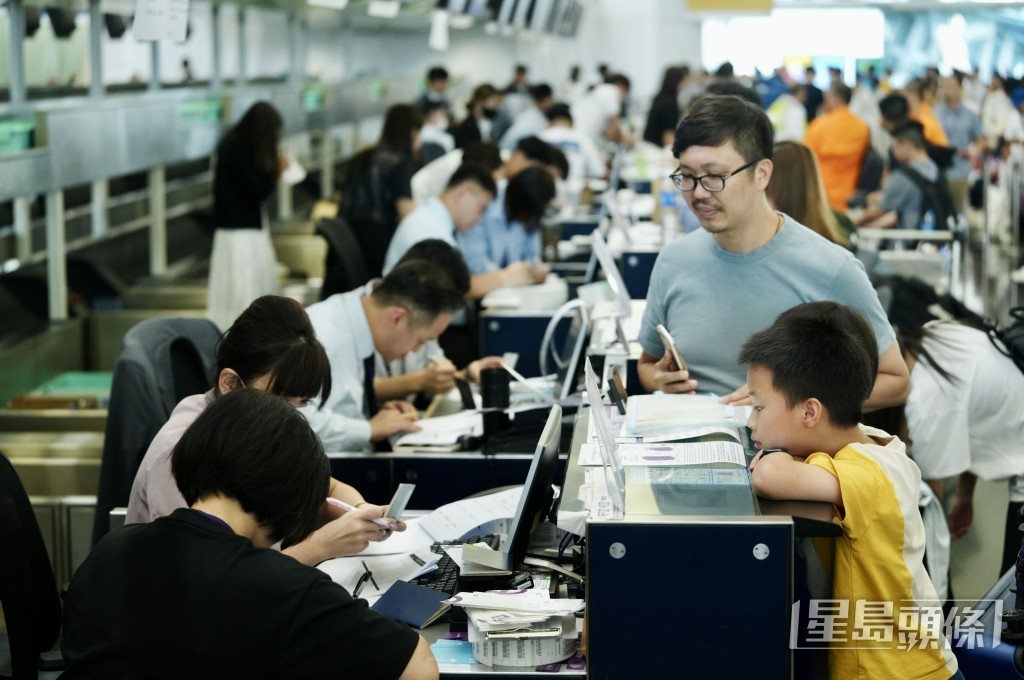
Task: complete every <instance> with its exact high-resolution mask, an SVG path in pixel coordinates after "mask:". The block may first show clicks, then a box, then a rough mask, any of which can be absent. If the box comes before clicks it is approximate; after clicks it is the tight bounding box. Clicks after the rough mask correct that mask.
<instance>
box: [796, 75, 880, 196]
mask: <svg viewBox="0 0 1024 680" xmlns="http://www.w3.org/2000/svg"><path fill="white" fill-rule="evenodd" d="M851 96H852V92H851V91H850V88H849V87H847V86H846V85H845V84H843V83H842V82H834V83H832V87H830V88H829V89H828V92H826V93H825V99H824V102H823V103H822V108H823V109H824V111H825V113H824V114H822V115H820V116H818V117H817V118H815V119H814V120H813V121H811V124H810V125H808V126H807V135H806V136H805V137H804V144H806V145H807V146H808V147H810V149H811V151H813V152H814V155H815V156H817V157H818V164H819V165H820V166H821V179H822V182H823V183H824V184H825V193H826V194H827V195H828V203H829V205H830V206H832V207H833V208H835V209H836V210H842V211H845V210H846V209H847V205H846V201H847V200H848V199H849V198H850V197H851V196H853V193H854V191H856V189H857V180H858V179H859V178H860V168H861V163H863V161H864V153H865V152H866V151H867V149H868V144H870V142H871V131H870V129H869V128H868V126H867V124H866V123H864V121H862V120H861V119H860V118H858V117H857V116H855V115H853V113H851V112H850V109H849V104H850V97H851Z"/></svg>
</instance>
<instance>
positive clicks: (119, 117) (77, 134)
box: [46, 105, 127, 187]
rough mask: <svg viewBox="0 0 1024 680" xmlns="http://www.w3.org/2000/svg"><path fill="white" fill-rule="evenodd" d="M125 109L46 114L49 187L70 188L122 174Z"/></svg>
mask: <svg viewBox="0 0 1024 680" xmlns="http://www.w3.org/2000/svg"><path fill="white" fill-rule="evenodd" d="M125 113H126V111H125V109H124V108H122V107H116V106H109V105H108V106H103V107H101V108H82V109H64V110H60V111H51V112H50V113H49V114H47V121H46V128H47V134H48V138H49V147H50V153H51V154H52V156H51V158H52V161H53V164H52V169H53V176H52V180H51V182H52V185H53V186H57V187H69V186H74V185H77V184H86V183H88V182H91V181H93V180H96V179H102V178H104V177H112V176H116V175H119V174H123V172H122V168H124V167H125V164H126V161H127V153H126V149H125V138H124V135H123V134H122V133H121V131H122V130H123V129H124V125H125Z"/></svg>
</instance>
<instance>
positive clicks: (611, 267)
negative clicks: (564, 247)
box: [583, 230, 632, 318]
mask: <svg viewBox="0 0 1024 680" xmlns="http://www.w3.org/2000/svg"><path fill="white" fill-rule="evenodd" d="M592 248H593V251H592V253H591V255H590V262H589V263H588V265H587V272H586V274H585V275H584V277H583V281H584V282H585V283H593V282H594V281H596V280H597V270H598V268H599V267H600V269H601V270H602V271H603V272H604V276H605V279H606V280H607V281H608V286H609V287H610V288H611V289H612V293H613V294H614V295H615V305H616V315H617V316H618V317H619V318H626V317H628V316H629V313H630V309H631V307H632V303H631V302H630V297H629V291H628V290H627V289H626V282H625V281H623V280H622V274H621V273H620V272H619V267H618V265H616V264H615V258H614V257H612V251H611V250H609V249H608V244H607V243H606V242H605V240H604V237H603V236H601V234H600V232H599V231H597V230H595V231H594V234H593V242H592Z"/></svg>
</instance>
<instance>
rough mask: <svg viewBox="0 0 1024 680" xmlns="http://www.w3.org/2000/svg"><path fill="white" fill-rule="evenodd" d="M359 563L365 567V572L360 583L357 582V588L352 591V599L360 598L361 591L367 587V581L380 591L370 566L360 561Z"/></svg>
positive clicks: (360, 578)
mask: <svg viewBox="0 0 1024 680" xmlns="http://www.w3.org/2000/svg"><path fill="white" fill-rule="evenodd" d="M359 563H360V564H361V565H363V569H364V571H363V575H362V576H360V577H359V580H358V581H356V587H355V588H353V589H352V597H359V591H361V590H362V589H363V586H365V585H366V582H367V581H369V582H370V583H372V584H373V587H374V589H376V590H380V586H378V585H377V582H376V581H375V580H373V572H372V571H370V568H369V567H368V566H366V562H363V561H360V562H359Z"/></svg>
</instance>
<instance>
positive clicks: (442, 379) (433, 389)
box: [419, 359, 455, 394]
mask: <svg viewBox="0 0 1024 680" xmlns="http://www.w3.org/2000/svg"><path fill="white" fill-rule="evenodd" d="M420 373H421V374H422V376H421V380H422V382H421V384H420V389H419V391H420V392H430V393H431V394H446V393H447V392H448V391H449V390H451V388H453V387H455V364H453V363H452V362H451V361H449V360H448V359H441V360H440V361H434V362H432V363H431V364H430V365H428V366H427V367H426V368H424V369H423V370H422V371H420Z"/></svg>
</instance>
